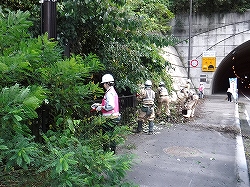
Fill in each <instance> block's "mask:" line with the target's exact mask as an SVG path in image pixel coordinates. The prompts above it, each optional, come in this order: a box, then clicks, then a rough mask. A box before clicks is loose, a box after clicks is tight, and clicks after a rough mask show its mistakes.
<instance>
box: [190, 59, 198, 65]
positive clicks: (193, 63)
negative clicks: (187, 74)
mask: <svg viewBox="0 0 250 187" xmlns="http://www.w3.org/2000/svg"><path fill="white" fill-rule="evenodd" d="M190 64H191V66H192V67H197V66H198V64H199V62H198V60H196V59H193V60H191V62H190Z"/></svg>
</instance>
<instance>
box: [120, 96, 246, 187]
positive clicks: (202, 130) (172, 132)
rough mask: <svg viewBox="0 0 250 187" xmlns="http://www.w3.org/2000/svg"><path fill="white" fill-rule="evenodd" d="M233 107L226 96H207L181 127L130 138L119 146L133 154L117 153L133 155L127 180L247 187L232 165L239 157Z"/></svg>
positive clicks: (153, 186)
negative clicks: (132, 162) (193, 114)
mask: <svg viewBox="0 0 250 187" xmlns="http://www.w3.org/2000/svg"><path fill="white" fill-rule="evenodd" d="M235 105H236V104H235V103H233V102H228V101H227V100H226V95H213V96H209V97H208V98H206V99H205V100H204V103H202V104H201V105H200V106H199V107H198V110H199V111H196V113H195V117H194V119H193V120H190V121H189V122H187V123H184V124H171V123H167V124H165V125H159V124H156V125H155V134H154V135H147V134H132V135H130V136H129V138H128V140H127V141H126V145H125V146H124V147H126V146H127V147H134V149H126V148H123V149H121V150H120V153H124V152H130V153H132V154H134V155H135V156H136V159H135V160H134V161H135V162H134V164H133V167H132V169H131V171H129V172H128V176H127V179H128V180H130V181H132V182H134V183H135V184H137V185H138V186H140V187H236V186H238V187H245V186H248V185H249V183H248V182H249V181H246V180H248V178H244V177H241V175H239V173H238V166H237V164H238V163H237V160H239V159H240V160H242V159H243V161H244V158H243V157H242V155H241V154H238V153H237V150H238V149H237V146H238V144H239V143H237V138H236V137H237V136H236V135H235V133H236V132H239V131H238V130H239V129H238V128H237V122H236V120H235ZM118 153H119V152H118ZM237 155H240V157H239V158H237ZM243 163H244V162H243ZM244 172H245V171H244V170H243V175H244Z"/></svg>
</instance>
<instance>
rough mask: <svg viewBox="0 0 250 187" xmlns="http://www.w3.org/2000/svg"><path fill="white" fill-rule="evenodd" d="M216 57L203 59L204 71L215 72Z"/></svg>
mask: <svg viewBox="0 0 250 187" xmlns="http://www.w3.org/2000/svg"><path fill="white" fill-rule="evenodd" d="M215 64H216V57H202V71H215V67H216V66H215Z"/></svg>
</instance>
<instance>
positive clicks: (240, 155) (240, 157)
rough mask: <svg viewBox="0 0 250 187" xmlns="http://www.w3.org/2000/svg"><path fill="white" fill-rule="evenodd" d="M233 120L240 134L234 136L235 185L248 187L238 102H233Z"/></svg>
mask: <svg viewBox="0 0 250 187" xmlns="http://www.w3.org/2000/svg"><path fill="white" fill-rule="evenodd" d="M245 112H246V111H245ZM246 114H247V113H246ZM247 116H248V115H247ZM235 122H236V126H237V127H239V129H240V134H239V135H237V137H236V158H235V159H236V172H237V175H238V183H237V187H249V176H248V169H247V161H246V156H245V151H244V145H243V139H242V135H241V128H240V119H239V109H238V104H235Z"/></svg>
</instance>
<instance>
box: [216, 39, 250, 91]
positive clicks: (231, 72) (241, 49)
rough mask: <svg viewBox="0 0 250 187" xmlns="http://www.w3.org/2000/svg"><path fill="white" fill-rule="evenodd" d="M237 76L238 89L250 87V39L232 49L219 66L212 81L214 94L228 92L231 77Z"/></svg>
mask: <svg viewBox="0 0 250 187" xmlns="http://www.w3.org/2000/svg"><path fill="white" fill-rule="evenodd" d="M233 77H236V78H237V80H238V89H239V90H246V89H250V88H249V84H250V40H248V41H247V42H245V43H243V44H241V45H239V46H238V47H236V48H235V49H234V50H232V51H231V52H230V53H229V54H228V55H227V56H226V57H225V58H224V59H223V60H222V61H221V63H220V65H219V66H218V67H217V69H216V71H215V73H214V76H213V81H212V82H213V83H212V94H220V93H226V91H227V88H228V87H229V78H233Z"/></svg>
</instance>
